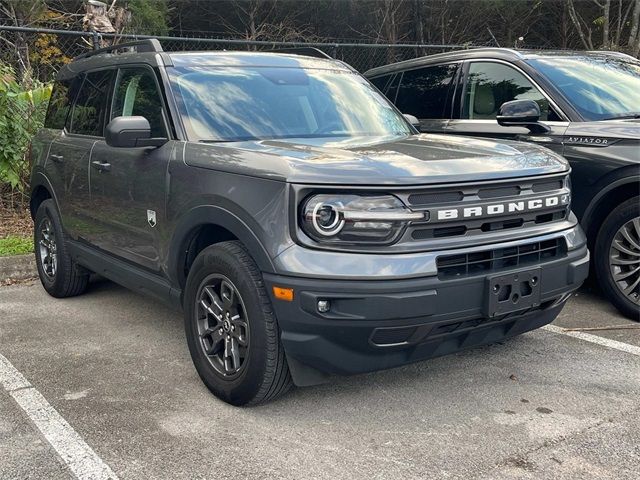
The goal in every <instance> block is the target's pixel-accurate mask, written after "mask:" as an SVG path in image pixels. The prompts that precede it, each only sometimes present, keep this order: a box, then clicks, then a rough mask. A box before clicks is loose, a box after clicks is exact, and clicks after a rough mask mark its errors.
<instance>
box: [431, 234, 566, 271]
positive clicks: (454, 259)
mask: <svg viewBox="0 0 640 480" xmlns="http://www.w3.org/2000/svg"><path fill="white" fill-rule="evenodd" d="M565 254H566V244H565V242H564V240H563V239H561V238H555V239H552V240H543V241H539V242H533V243H527V244H524V245H517V246H513V247H505V248H495V249H489V250H482V251H479V252H471V253H460V254H455V255H444V256H441V257H438V259H437V267H438V278H441V279H443V280H447V279H453V278H459V277H464V276H470V275H482V274H485V273H487V272H494V271H499V270H504V269H507V268H516V267H524V266H528V265H537V264H539V263H542V262H548V261H551V260H555V259H557V258H561V257H563V256H564V255H565Z"/></svg>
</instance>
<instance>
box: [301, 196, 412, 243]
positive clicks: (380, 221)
mask: <svg viewBox="0 0 640 480" xmlns="http://www.w3.org/2000/svg"><path fill="white" fill-rule="evenodd" d="M301 217H302V218H301V227H302V230H304V232H305V233H306V234H307V235H309V237H311V238H313V239H314V240H316V241H318V242H321V243H357V244H367V243H371V244H388V243H392V242H393V241H394V240H396V239H397V237H398V236H399V234H400V232H401V231H402V230H403V228H404V227H405V226H406V225H407V224H408V223H409V222H411V221H420V220H424V219H425V214H424V213H421V212H412V211H411V210H409V209H407V208H406V207H405V206H404V204H403V203H402V202H401V201H400V200H399V199H398V198H396V197H394V196H392V195H347V194H344V195H343V194H321V195H313V196H311V197H309V198H308V199H307V200H306V201H305V202H304V203H303V204H302V208H301Z"/></svg>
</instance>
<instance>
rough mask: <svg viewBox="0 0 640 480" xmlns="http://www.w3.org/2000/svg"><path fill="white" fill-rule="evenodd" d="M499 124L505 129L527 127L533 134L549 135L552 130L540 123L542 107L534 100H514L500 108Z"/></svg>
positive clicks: (497, 118)
mask: <svg viewBox="0 0 640 480" xmlns="http://www.w3.org/2000/svg"><path fill="white" fill-rule="evenodd" d="M496 120H497V121H498V124H500V125H502V126H503V127H525V128H528V129H529V130H530V131H531V132H533V133H547V132H548V131H550V128H549V127H547V126H546V125H544V124H542V123H540V121H539V120H540V107H539V106H538V104H537V103H536V102H534V101H533V100H512V101H510V102H505V103H503V104H502V105H501V106H500V110H499V111H498V116H497V117H496Z"/></svg>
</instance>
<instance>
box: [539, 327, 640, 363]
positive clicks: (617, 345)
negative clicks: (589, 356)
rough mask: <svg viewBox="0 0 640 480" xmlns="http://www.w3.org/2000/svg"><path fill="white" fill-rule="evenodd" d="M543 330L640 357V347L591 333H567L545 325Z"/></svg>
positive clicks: (558, 328)
mask: <svg viewBox="0 0 640 480" xmlns="http://www.w3.org/2000/svg"><path fill="white" fill-rule="evenodd" d="M542 329H543V330H548V331H550V332H553V333H559V334H560V335H567V336H569V337H573V338H579V339H580V340H584V341H585V342H591V343H597V344H598V345H602V346H605V347H609V348H613V349H616V350H620V351H621V352H626V353H630V354H632V355H637V356H640V347H637V346H635V345H629V344H628V343H624V342H618V341H617V340H609V339H608V338H604V337H599V336H597V335H591V334H590V333H584V332H572V331H567V330H565V329H564V328H561V327H557V326H555V325H545V326H544V327H542Z"/></svg>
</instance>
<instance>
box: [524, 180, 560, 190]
mask: <svg viewBox="0 0 640 480" xmlns="http://www.w3.org/2000/svg"><path fill="white" fill-rule="evenodd" d="M561 188H562V180H553V181H552V182H536V183H534V184H533V186H532V187H531V190H533V191H534V192H536V193H540V192H550V191H551V190H560V189H561Z"/></svg>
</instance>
